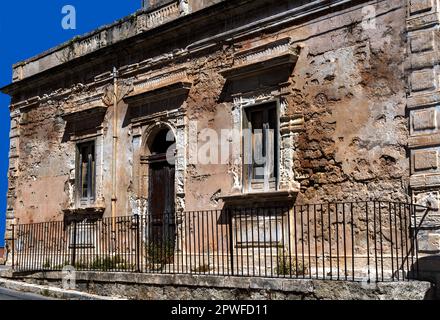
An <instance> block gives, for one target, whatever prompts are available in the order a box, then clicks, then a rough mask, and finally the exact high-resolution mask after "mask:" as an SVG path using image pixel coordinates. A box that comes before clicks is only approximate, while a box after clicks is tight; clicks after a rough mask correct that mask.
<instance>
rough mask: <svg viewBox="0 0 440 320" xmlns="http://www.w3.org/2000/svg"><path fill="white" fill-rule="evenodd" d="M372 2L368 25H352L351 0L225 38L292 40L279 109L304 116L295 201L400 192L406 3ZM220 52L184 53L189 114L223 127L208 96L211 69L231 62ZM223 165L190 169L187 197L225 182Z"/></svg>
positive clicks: (226, 109) (355, 16) (356, 13)
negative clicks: (190, 75)
mask: <svg viewBox="0 0 440 320" xmlns="http://www.w3.org/2000/svg"><path fill="white" fill-rule="evenodd" d="M375 8H376V10H377V11H376V12H377V18H376V22H375V24H376V28H375V29H365V28H363V27H362V21H363V19H364V12H363V11H362V7H357V8H356V9H354V10H353V9H352V8H351V9H349V10H346V11H342V12H338V14H329V15H328V16H325V17H320V18H318V19H316V20H312V21H309V22H307V23H305V24H303V25H299V26H295V27H292V28H288V29H284V30H280V31H279V32H277V33H273V34H269V35H263V36H261V37H258V38H249V39H246V41H244V42H241V43H238V44H237V43H236V44H235V47H236V48H237V47H238V48H250V47H254V46H257V45H261V44H264V43H270V42H271V41H274V40H276V39H281V38H283V37H286V36H288V37H291V39H294V41H293V43H292V46H293V45H295V44H298V45H301V47H302V50H301V53H300V56H299V60H298V62H297V64H296V66H295V68H294V71H293V73H292V76H291V79H290V81H291V85H290V87H289V92H290V94H289V95H288V96H287V97H286V99H287V110H286V113H287V114H301V115H303V117H304V130H303V131H302V132H301V133H299V134H297V135H295V139H294V140H295V142H294V149H295V152H294V153H293V154H294V160H295V161H294V167H295V180H297V181H298V182H300V183H301V192H300V195H299V199H298V202H304V203H308V202H312V203H313V202H321V201H323V202H325V201H332V200H338V201H342V200H348V201H352V200H366V199H383V200H385V199H388V200H391V199H392V200H402V201H407V200H408V194H409V193H408V179H409V161H408V157H407V154H406V149H405V146H406V143H407V138H408V128H407V127H408V124H407V119H406V116H405V106H406V82H405V81H406V80H405V74H404V62H405V50H406V49H405V48H406V40H405V24H404V19H405V15H406V10H405V6H404V5H403V3H402V1H387V2H380V3H378V4H377V5H376V6H375ZM230 54H231V51H229V50H227V49H224V51H223V52H222V53H221V55H220V56H218V57H217V62H215V59H216V57H215V55H214V56H210V57H209V58H205V57H204V58H201V59H199V61H197V60H196V61H194V65H195V68H194V69H195V70H198V71H197V73H198V76H199V79H198V80H197V81H196V82H195V84H194V87H193V90H192V95H190V99H189V106H190V107H189V111H190V116H189V117H190V118H194V119H198V121H199V123H201V124H203V123H204V124H205V125H206V126H208V127H213V128H217V129H218V128H221V127H222V125H227V122H228V121H229V126H232V123H231V122H232V119H230V120H226V119H223V120H222V121H219V118H222V117H224V116H226V118H231V115H230V112H231V105H230V104H218V103H215V101H216V99H217V98H218V97H217V96H216V95H217V94H218V93H219V92H220V91H221V88H222V86H223V84H224V82H222V79H221V78H219V77H218V71H219V70H220V69H221V68H222V67H224V65H228V63H231V59H229V58H228V57H229V56H230ZM213 61H214V62H213ZM213 64H214V67H211V66H212V65H213ZM225 171H226V170H225V169H222V168H221V166H211V165H208V166H203V165H199V166H197V167H190V169H189V171H188V172H189V174H188V190H189V192H188V193H189V194H190V197H193V199H191V200H192V201H191V203H195V202H197V203H198V204H201V205H200V208H203V207H206V204H205V203H203V202H204V201H205V202H206V201H207V200H208V199H211V200H212V195H214V194H215V193H216V191H217V190H220V189H221V190H222V191H223V193H225V191H226V192H228V191H229V190H231V189H232V186H233V177H232V174H231V172H230V171H231V170H229V173H228V175H227V179H226V180H225V179H224V178H222V175H224V174H225ZM225 188H226V189H225ZM228 189H229V190H228ZM211 202H212V201H211Z"/></svg>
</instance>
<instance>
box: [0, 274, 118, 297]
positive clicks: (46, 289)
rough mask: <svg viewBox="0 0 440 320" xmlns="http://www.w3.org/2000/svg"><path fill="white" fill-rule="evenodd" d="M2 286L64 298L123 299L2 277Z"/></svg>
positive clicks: (0, 283) (0, 282)
mask: <svg viewBox="0 0 440 320" xmlns="http://www.w3.org/2000/svg"><path fill="white" fill-rule="evenodd" d="M0 287H2V288H6V289H10V290H16V291H20V292H27V293H33V294H38V295H42V296H46V297H51V298H55V299H64V300H121V299H118V298H115V297H103V296H98V295H94V294H89V293H85V292H81V291H70V290H63V289H60V288H56V287H50V286H42V285H37V284H30V283H25V282H21V281H13V280H7V279H0Z"/></svg>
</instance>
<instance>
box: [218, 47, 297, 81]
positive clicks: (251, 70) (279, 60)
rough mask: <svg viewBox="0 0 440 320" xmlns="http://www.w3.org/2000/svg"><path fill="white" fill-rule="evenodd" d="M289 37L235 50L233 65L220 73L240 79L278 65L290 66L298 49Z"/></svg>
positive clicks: (232, 78) (229, 77)
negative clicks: (293, 45) (292, 44)
mask: <svg viewBox="0 0 440 320" xmlns="http://www.w3.org/2000/svg"><path fill="white" fill-rule="evenodd" d="M290 42H291V39H290V38H283V39H280V40H277V41H274V42H271V43H268V44H265V45H262V46H258V47H255V48H252V49H247V50H243V51H240V52H237V53H236V54H235V56H234V65H233V66H232V67H231V68H229V69H225V70H222V71H221V72H220V73H221V75H222V76H223V77H225V78H226V79H228V80H230V81H233V80H240V79H242V78H247V77H252V76H256V75H258V74H260V73H264V72H267V71H271V70H273V69H276V68H278V67H284V68H286V67H287V68H289V69H290V68H291V67H293V66H294V65H295V64H296V62H297V61H298V56H299V52H300V49H299V47H292V46H291V44H290Z"/></svg>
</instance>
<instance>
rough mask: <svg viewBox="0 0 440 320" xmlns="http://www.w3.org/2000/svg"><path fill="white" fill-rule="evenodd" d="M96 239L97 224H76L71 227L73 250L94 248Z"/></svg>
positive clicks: (71, 245)
mask: <svg viewBox="0 0 440 320" xmlns="http://www.w3.org/2000/svg"><path fill="white" fill-rule="evenodd" d="M75 231H76V233H75ZM95 237H96V223H94V222H85V221H83V222H74V223H73V224H71V225H70V247H71V248H73V247H75V248H94V247H95Z"/></svg>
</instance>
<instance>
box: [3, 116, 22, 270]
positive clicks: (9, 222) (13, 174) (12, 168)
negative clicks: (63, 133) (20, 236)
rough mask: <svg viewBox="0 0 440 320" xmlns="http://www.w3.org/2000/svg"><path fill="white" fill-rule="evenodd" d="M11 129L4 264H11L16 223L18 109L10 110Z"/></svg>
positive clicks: (18, 142)
mask: <svg viewBox="0 0 440 320" xmlns="http://www.w3.org/2000/svg"><path fill="white" fill-rule="evenodd" d="M10 115H11V129H10V133H9V142H10V146H9V171H8V193H7V208H6V233H5V245H6V255H7V256H6V258H7V260H6V264H7V265H11V264H12V259H11V258H12V257H11V254H10V252H11V249H12V236H13V234H12V233H13V232H12V228H13V227H12V226H13V225H14V224H16V223H17V221H16V219H15V206H16V184H17V179H18V175H19V172H18V157H19V148H20V110H19V109H15V110H11V113H10Z"/></svg>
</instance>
